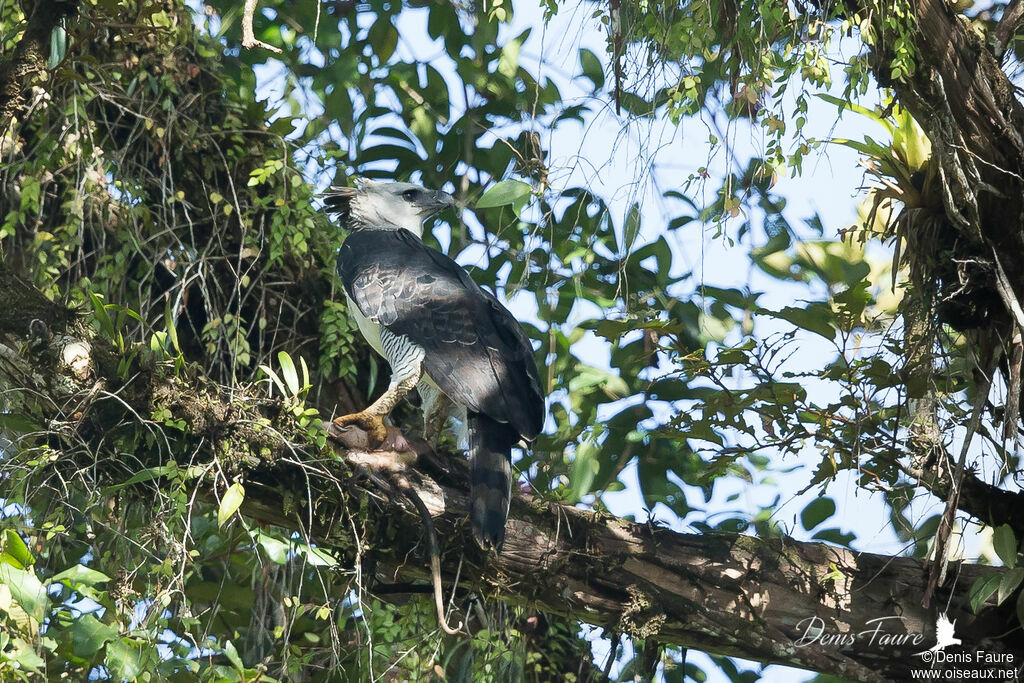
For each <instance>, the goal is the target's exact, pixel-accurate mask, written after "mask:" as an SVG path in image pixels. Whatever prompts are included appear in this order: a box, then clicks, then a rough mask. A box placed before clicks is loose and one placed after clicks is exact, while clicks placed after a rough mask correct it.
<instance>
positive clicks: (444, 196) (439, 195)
mask: <svg viewBox="0 0 1024 683" xmlns="http://www.w3.org/2000/svg"><path fill="white" fill-rule="evenodd" d="M434 206H435V207H436V208H435V209H434V211H443V210H444V209H447V208H449V207H452V206H455V197H453V196H451V195H450V194H448V193H447V192H442V191H441V190H436V191H435V192H434Z"/></svg>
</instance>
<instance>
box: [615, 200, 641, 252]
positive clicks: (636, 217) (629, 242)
mask: <svg viewBox="0 0 1024 683" xmlns="http://www.w3.org/2000/svg"><path fill="white" fill-rule="evenodd" d="M640 225H641V221H640V204H637V203H634V204H633V206H631V207H629V211H627V212H626V221H625V223H623V226H622V247H621V248H620V249H619V255H620V256H625V255H626V254H628V253H629V251H630V249H632V248H633V243H634V242H636V238H637V236H638V235H639V234H640Z"/></svg>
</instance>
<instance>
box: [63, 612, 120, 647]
mask: <svg viewBox="0 0 1024 683" xmlns="http://www.w3.org/2000/svg"><path fill="white" fill-rule="evenodd" d="M116 637H117V628H116V627H114V626H110V625H108V624H104V623H103V622H102V621H100V620H99V619H97V618H96V617H94V616H93V615H91V614H83V615H82V616H80V617H78V618H77V619H75V620H74V622H72V624H71V642H72V643H73V648H74V652H75V656H76V657H91V656H92V655H94V654H96V653H97V652H99V650H100V648H101V647H103V646H104V645H105V644H106V643H107V641H110V640H113V639H114V638H116Z"/></svg>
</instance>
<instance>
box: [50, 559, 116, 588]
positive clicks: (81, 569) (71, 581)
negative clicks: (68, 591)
mask: <svg viewBox="0 0 1024 683" xmlns="http://www.w3.org/2000/svg"><path fill="white" fill-rule="evenodd" d="M106 581H110V577H109V576H107V575H106V574H104V573H103V572H99V571H96V570H95V569H90V568H89V567H86V566H85V565H81V564H76V565H75V566H74V567H71V568H69V569H65V570H64V571H62V572H61V573H60V574H57V575H56V576H54V577H53V578H52V579H50V580H49V582H48V583H49V584H52V583H66V584H68V585H69V586H71V587H72V588H74V587H76V586H83V585H84V586H95V585H96V584H99V583H104V582H106Z"/></svg>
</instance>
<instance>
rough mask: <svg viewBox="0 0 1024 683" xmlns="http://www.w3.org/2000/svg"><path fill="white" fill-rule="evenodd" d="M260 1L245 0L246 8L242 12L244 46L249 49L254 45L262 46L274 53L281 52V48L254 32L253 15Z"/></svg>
mask: <svg viewBox="0 0 1024 683" xmlns="http://www.w3.org/2000/svg"><path fill="white" fill-rule="evenodd" d="M258 1H259V0H245V9H244V10H243V12H242V47H244V48H246V49H247V50H251V49H252V48H254V47H262V48H263V49H265V50H270V51H271V52H273V53H274V54H281V52H282V50H281V48H279V47H274V46H273V45H269V44H267V43H264V42H263V41H262V40H257V39H256V35H255V34H254V33H253V32H252V15H253V14H254V13H255V12H256V3H257V2H258Z"/></svg>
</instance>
